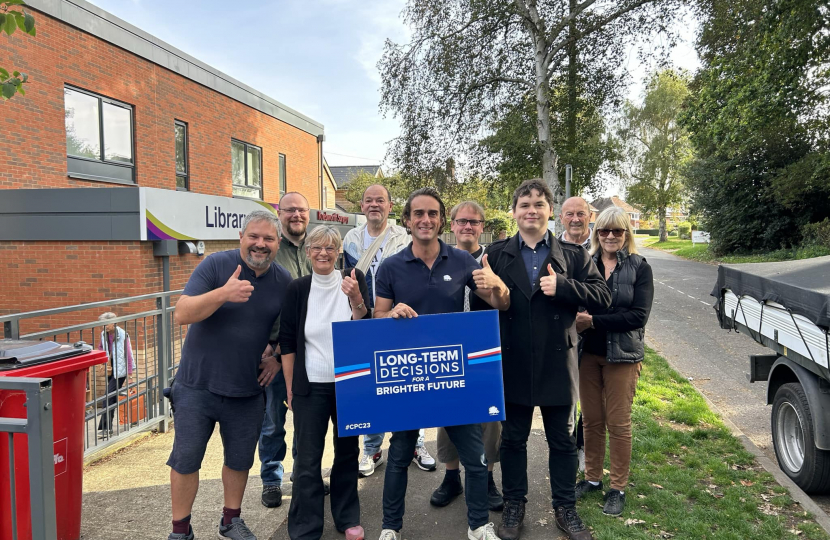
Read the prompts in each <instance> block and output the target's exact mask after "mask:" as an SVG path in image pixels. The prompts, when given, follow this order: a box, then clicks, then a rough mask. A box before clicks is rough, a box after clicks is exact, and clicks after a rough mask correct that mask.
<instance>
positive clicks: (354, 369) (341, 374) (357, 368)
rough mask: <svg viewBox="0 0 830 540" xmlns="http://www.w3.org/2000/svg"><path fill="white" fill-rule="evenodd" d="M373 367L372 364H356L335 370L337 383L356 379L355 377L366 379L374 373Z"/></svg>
mask: <svg viewBox="0 0 830 540" xmlns="http://www.w3.org/2000/svg"><path fill="white" fill-rule="evenodd" d="M371 367H372V366H371V364H354V365H351V366H341V367H339V368H334V380H335V382H337V381H345V380H347V379H354V378H355V377H364V376H366V375H369V374H370V373H372V370H371V369H370V368H371Z"/></svg>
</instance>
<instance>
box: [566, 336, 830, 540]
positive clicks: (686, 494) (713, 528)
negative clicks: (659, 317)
mask: <svg viewBox="0 0 830 540" xmlns="http://www.w3.org/2000/svg"><path fill="white" fill-rule="evenodd" d="M632 422H633V433H634V441H633V452H632V458H631V477H630V480H629V486H628V488H627V489H626V491H625V495H626V503H625V511H624V512H623V515H622V516H620V517H618V518H612V517H609V516H605V515H603V513H602V495H601V494H600V493H598V492H594V493H591V494H589V495H588V496H586V497H585V498H584V499H583V500H581V501H580V502H579V511H580V515H581V516H582V518H583V520H584V521H585V523H586V524H588V525H590V526H591V528H592V529H593V532H594V536H595V538H597V539H598V540H603V539H604V540H611V539H619V538H626V539H654V538H675V539H681V538H722V539H730V540H731V539H734V540H748V539H758V540H761V539H763V540H768V539H771V538H774V539H793V540H795V539H797V538H801V539H803V538H809V539H827V538H830V537H828V535H827V534H826V533H825V532H824V530H823V529H822V528H821V527H820V526H819V525H818V524H816V523H815V521H813V519H812V515H810V514H809V513H807V512H805V511H804V510H802V509H801V506H799V505H798V503H796V502H795V501H793V500H792V499H791V498H790V497H789V495H788V492H787V490H786V489H785V488H783V487H781V486H780V485H778V483H777V482H776V481H775V480H774V479H773V477H772V475H770V474H769V473H767V472H766V471H765V470H764V469H763V467H761V466H760V465H759V464H758V463H757V462H756V461H755V457H754V456H753V455H752V454H751V453H750V452H748V451H746V449H744V447H743V445H742V444H741V443H740V441H738V439H736V438H735V437H734V436H733V435H732V434H731V433H730V432H729V430H728V429H727V428H726V427H725V426H724V425H723V423H722V422H721V420H720V418H719V417H718V416H717V415H716V414H715V413H713V412H712V411H711V410H710V409H709V407H708V405H707V403H706V401H705V400H704V398H703V397H702V396H701V395H700V394H699V393H698V392H697V390H695V388H694V387H693V386H692V385H691V384H690V383H689V382H688V381H687V380H686V379H685V378H683V377H682V376H681V375H680V374H678V373H677V372H676V371H674V370H673V369H671V368H670V367H669V365H668V363H667V362H666V360H665V359H663V358H662V357H660V356H659V355H657V354H656V353H655V352H654V351H652V350H650V349H649V350H647V352H646V359H645V361H644V363H643V371H642V375H641V377H640V382H639V385H638V387H637V395H636V397H635V399H634V408H633V411H632ZM605 466H606V469H607V467H608V461H607V456H606V465H605ZM604 480H605V481H606V482H607V481H608V475H607V473H606V474H605V478H604ZM606 489H607V485H606Z"/></svg>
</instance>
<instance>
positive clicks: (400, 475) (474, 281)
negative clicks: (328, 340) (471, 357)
mask: <svg viewBox="0 0 830 540" xmlns="http://www.w3.org/2000/svg"><path fill="white" fill-rule="evenodd" d="M403 222H404V225H406V228H407V229H408V232H410V234H411V235H412V243H410V244H409V246H407V247H406V248H404V249H403V250H402V251H401V252H399V253H397V254H396V255H393V256H392V257H389V258H388V259H386V261H385V262H384V263H383V264H382V265H381V266H380V269H379V270H378V274H377V277H376V279H377V284H376V286H375V292H376V298H375V314H374V316H375V318H383V317H392V318H396V319H399V318H411V317H417V316H418V314H422V315H430V314H437V313H455V312H460V311H464V297H465V286H466V287H469V288H470V289H471V290H472V291H474V292H475V294H476V295H477V296H478V297H479V298H481V299H482V300H484V301H485V302H487V303H488V304H490V305H491V306H493V307H495V308H497V309H501V310H504V309H508V308H509V307H510V291H509V290H508V288H507V287H506V286H505V285H504V282H502V281H501V279H500V278H499V277H498V276H496V275H495V274H494V273H493V271H492V270H491V269H490V266H489V264H488V263H487V258H486V255H485V258H484V259H482V264H483V265H484V267H483V268H482V267H481V266H479V264H478V263H477V262H476V260H475V259H474V258H473V257H472V255H470V254H469V253H467V252H466V251H462V250H459V249H455V248H453V247H448V246H447V245H446V244H445V243H444V242H442V241H441V240H440V239H439V238H438V235H439V234H440V233H441V231H442V230H443V229H444V227H445V226H446V224H447V211H446V208H445V207H444V203H443V202H442V201H441V197H440V196H439V195H438V192H437V191H436V190H435V189H433V188H421V189H418V190H416V191H414V192H413V193H412V194H411V195H410V196H409V199H408V200H407V201H406V205H405V206H404V209H403ZM446 429H447V434H448V435H449V437H450V440H451V441H452V442H453V444H455V446H456V448H457V450H458V454H459V458H460V460H461V463H462V464H463V465H464V470H465V481H466V488H467V490H466V491H467V492H466V498H467V522H468V524H469V529H468V531H467V537H468V538H469V539H470V540H498V537H497V536H496V533H495V530H494V527H493V524H492V523H489V522H488V521H489V517H490V515H489V505H488V494H487V460H486V458H485V457H484V444H483V443H482V441H481V425H480V424H473V425H465V426H449V427H447V428H446ZM417 440H418V430H411V431H398V432H396V433H393V434H392V439H391V440H390V446H389V454H388V456H389V464H388V465H387V467H386V477H385V480H384V485H383V531H382V532H381V535H380V540H397V532H398V531H400V530H401V527H402V526H403V515H404V501H405V499H406V484H407V470H408V467H409V462H410V461H411V460H412V453H413V452H414V450H415V443H416V441H417Z"/></svg>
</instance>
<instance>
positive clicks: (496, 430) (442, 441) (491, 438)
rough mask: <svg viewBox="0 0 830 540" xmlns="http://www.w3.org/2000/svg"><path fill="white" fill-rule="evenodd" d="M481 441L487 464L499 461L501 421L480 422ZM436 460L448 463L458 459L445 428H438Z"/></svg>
mask: <svg viewBox="0 0 830 540" xmlns="http://www.w3.org/2000/svg"><path fill="white" fill-rule="evenodd" d="M481 442H482V443H484V456H485V457H486V458H487V464H488V465H489V464H490V463H498V462H499V446H501V422H485V423H483V424H481ZM437 457H438V461H440V462H441V463H448V462H450V461H455V460H457V459H458V451H457V450H456V449H455V445H454V444H453V443H452V441H451V440H450V437H449V435H447V430H446V429H444V428H438V456H437Z"/></svg>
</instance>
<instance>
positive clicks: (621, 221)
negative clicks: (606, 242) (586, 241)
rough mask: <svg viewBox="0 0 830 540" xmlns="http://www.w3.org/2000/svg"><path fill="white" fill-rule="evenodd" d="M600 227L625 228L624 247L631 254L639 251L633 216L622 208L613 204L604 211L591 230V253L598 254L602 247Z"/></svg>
mask: <svg viewBox="0 0 830 540" xmlns="http://www.w3.org/2000/svg"><path fill="white" fill-rule="evenodd" d="M600 229H625V240H624V241H623V246H622V249H624V250H626V251H627V252H628V253H629V254H633V253H637V245H636V244H635V243H634V231H633V230H632V229H631V218H629V217H628V214H626V213H625V211H624V210H623V209H622V208H619V207H617V206H611V207H609V208H606V209H605V210H603V211H602V213H601V214H600V215H599V217H597V221H596V223H595V224H594V230H592V231H591V255H596V254H597V253H599V252H600V250H601V249H602V246H601V245H600V243H599V230H600Z"/></svg>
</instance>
